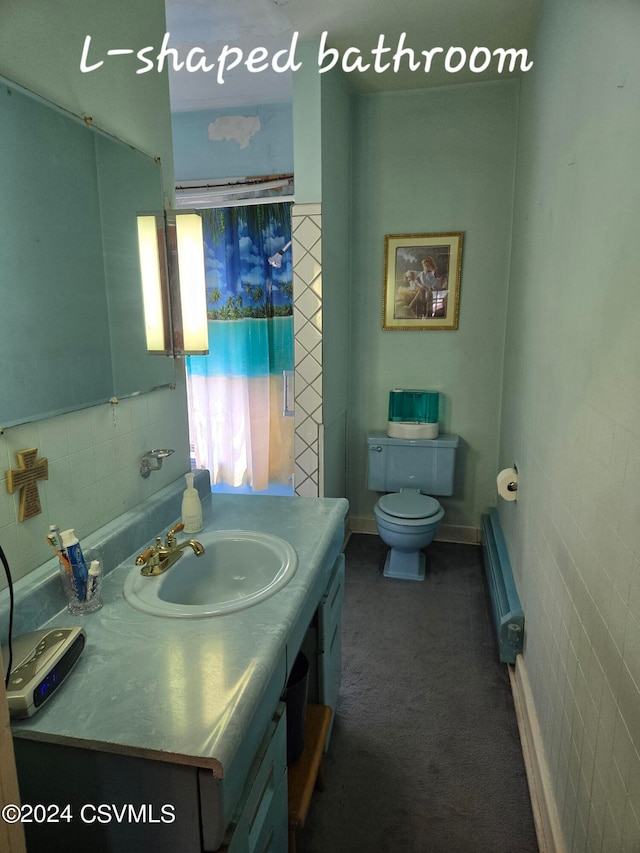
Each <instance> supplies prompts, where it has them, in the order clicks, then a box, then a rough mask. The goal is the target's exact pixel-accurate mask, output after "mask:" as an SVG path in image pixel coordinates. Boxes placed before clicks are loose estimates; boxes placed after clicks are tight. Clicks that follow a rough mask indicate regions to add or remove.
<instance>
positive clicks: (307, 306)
mask: <svg viewBox="0 0 640 853" xmlns="http://www.w3.org/2000/svg"><path fill="white" fill-rule="evenodd" d="M321 208H322V206H321V205H320V204H296V205H294V206H293V209H292V215H291V226H292V237H293V259H294V272H293V297H294V309H293V326H294V362H295V400H296V405H295V408H296V413H295V421H296V426H295V442H294V463H295V468H294V472H295V473H294V478H295V479H294V482H295V492H296V494H297V495H301V496H303V497H322V496H323V491H324V490H323V484H322V210H321Z"/></svg>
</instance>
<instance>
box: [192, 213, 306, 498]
mask: <svg viewBox="0 0 640 853" xmlns="http://www.w3.org/2000/svg"><path fill="white" fill-rule="evenodd" d="M202 216H203V226H204V243H205V259H206V282H207V305H208V316H209V355H206V356H188V357H187V359H186V363H187V393H188V400H189V436H190V442H191V453H192V460H193V459H194V460H195V466H196V467H197V468H207V469H208V470H209V471H210V473H211V482H212V484H213V485H215V484H218V483H225V484H227V485H229V486H236V487H237V486H246V485H248V486H250V487H251V488H252V489H253V490H254V491H264V490H266V489H268V487H269V486H270V485H272V484H289V483H290V481H291V475H292V473H293V418H292V417H285V416H284V415H283V411H284V405H285V401H284V381H283V371H285V370H292V369H293V307H292V301H293V286H292V281H293V272H292V264H291V251H290V250H288V251H285V252H284V253H283V254H282V255H281V256H280V257H281V260H282V265H281V267H279V268H274V267H272V266H271V265H270V264H269V262H268V259H269V257H271V256H273V255H274V254H276V253H277V252H279V251H280V250H281V249H283V248H284V247H285V245H286V244H287V243H288V242H289V241H290V239H291V215H290V204H283V203H280V204H269V205H253V206H246V207H230V208H214V209H210V210H204V211H202Z"/></svg>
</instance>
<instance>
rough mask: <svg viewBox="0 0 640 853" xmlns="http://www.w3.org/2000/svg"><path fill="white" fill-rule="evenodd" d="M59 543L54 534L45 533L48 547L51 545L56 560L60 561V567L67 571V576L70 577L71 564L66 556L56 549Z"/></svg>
mask: <svg viewBox="0 0 640 853" xmlns="http://www.w3.org/2000/svg"><path fill="white" fill-rule="evenodd" d="M59 541H60V540H59V539H58V537H57V536H56V535H55V534H54V533H52V532H49V533H47V542H48V543H49V545H51V547H52V548H53V550H54V551H55V552H56V554H57V557H58V559H59V560H60V562H61V563H62V565H63V566H64V567H65V569H66V570H67V574H69V575H70V574H71V563H70V562H69V560H68V559H67V557H66V555H65V554H64V553H63V552H62V551H61V550H60V549H59V547H58V542H59Z"/></svg>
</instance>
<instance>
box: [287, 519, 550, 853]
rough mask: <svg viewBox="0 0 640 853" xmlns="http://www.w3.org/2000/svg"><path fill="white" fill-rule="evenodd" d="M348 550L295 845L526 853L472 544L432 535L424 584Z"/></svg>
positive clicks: (518, 773) (522, 782) (524, 799)
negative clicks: (319, 732) (336, 652)
mask: <svg viewBox="0 0 640 853" xmlns="http://www.w3.org/2000/svg"><path fill="white" fill-rule="evenodd" d="M385 554H386V546H385V545H384V544H383V543H382V541H381V540H380V539H379V538H378V537H377V536H366V535H361V534H357V535H353V536H352V537H351V539H350V541H349V544H348V547H347V551H346V566H347V583H346V592H345V601H344V609H343V634H342V638H343V639H342V642H343V647H342V659H343V662H342V667H343V673H342V689H341V696H340V702H339V705H338V710H337V715H336V721H335V726H334V730H333V736H332V740H331V745H330V748H329V752H328V753H327V755H326V756H325V761H324V774H325V790H324V791H323V792H321V793H320V792H318V793H316V794H315V795H314V799H313V802H312V804H311V809H310V812H309V816H308V818H307V823H306V825H305V827H304V830H303V831H302V832H301V833H300V837H299V851H300V853H383V851H384V853H396V851H397V853H513V851H516V850H517V851H518V853H537V850H538V846H537V843H536V835H535V829H534V824H533V817H532V813H531V805H530V801H529V792H528V787H527V780H526V776H525V771H524V764H523V759H522V752H521V747H520V739H519V735H518V729H517V725H516V718H515V711H514V707H513V699H512V695H511V690H510V687H509V679H508V674H507V670H506V666H505V665H504V664H500V663H499V661H498V658H497V650H496V644H495V639H494V634H493V628H492V625H491V622H490V610H489V607H490V605H489V602H488V598H487V596H486V592H485V587H484V578H483V569H482V552H481V549H480V548H479V547H476V546H472V545H453V544H448V543H439V542H436V543H433V545H431V547H430V548H429V551H428V556H427V560H428V562H427V577H426V579H425V581H424V582H422V583H420V582H416V581H400V580H394V579H389V578H385V577H384V576H383V575H382V566H383V563H384V556H385Z"/></svg>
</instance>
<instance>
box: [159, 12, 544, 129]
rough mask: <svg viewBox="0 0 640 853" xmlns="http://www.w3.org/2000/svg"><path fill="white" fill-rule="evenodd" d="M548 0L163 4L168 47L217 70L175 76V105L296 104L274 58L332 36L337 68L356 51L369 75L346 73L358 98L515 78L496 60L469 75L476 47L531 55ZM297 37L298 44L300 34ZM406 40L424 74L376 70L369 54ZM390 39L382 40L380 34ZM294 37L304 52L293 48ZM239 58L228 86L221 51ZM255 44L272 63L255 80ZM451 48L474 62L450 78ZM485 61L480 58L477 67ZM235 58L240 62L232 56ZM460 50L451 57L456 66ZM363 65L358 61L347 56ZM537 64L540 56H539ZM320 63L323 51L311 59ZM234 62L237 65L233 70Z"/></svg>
mask: <svg viewBox="0 0 640 853" xmlns="http://www.w3.org/2000/svg"><path fill="white" fill-rule="evenodd" d="M540 4H541V0H391V2H382V0H166V13H167V31H168V32H169V33H170V41H169V44H170V46H171V47H175V48H177V49H178V51H179V58H180V59H182V60H184V59H186V57H187V55H188V54H189V51H192V50H194V49H196V50H195V51H194V52H193V53H192V61H193V64H194V66H195V67H196V68H198V64H199V62H200V61H201V60H202V59H203V58H204V59H205V61H206V62H207V63H208V64H211V63H214V68H213V70H211V71H207V72H204V71H202V70H195V71H191V72H189V71H187V70H185V69H184V68H183V69H182V70H180V71H178V72H176V71H173V70H171V71H170V89H171V108H172V111H174V112H179V111H185V110H200V109H211V108H214V109H216V108H228V107H233V106H243V105H247V104H260V103H277V102H282V101H289V100H290V99H291V73H290V72H288V71H286V72H283V73H276V72H274V71H273V70H271V67H270V66H271V61H272V59H273V57H274V54H275V53H276V52H277V51H284V53H282V54H281V56H280V62H281V64H284V65H286V64H287V59H288V58H289V57H290V56H293V58H294V59H295V60H296V61H299V57H300V48H299V43H300V42H302V41H303V40H309V39H317V40H319V39H320V38H321V37H322V34H323V33H324V32H326V33H327V36H326V45H327V47H334V48H337V49H338V51H339V54H338V55H339V62H340V63H341V62H342V60H343V58H344V57H345V51H348V50H349V48H358V49H359V50H360V52H361V55H362V60H361V63H362V64H365V63H368V64H370V65H371V68H370V69H369V70H368V71H359V70H357V69H354V70H350V71H349V73H348V74H347V75H346V79H347V81H348V85H349V88H350V89H352V90H353V91H357V92H373V91H390V90H400V89H415V88H424V87H425V86H442V85H447V84H455V83H468V82H471V81H478V80H483V81H486V80H491V79H498V78H503V77H505V76H508V75H507V74H505V73H502V74H499V73H498V71H497V60H495V59H493V60H491V62H490V64H489V67H488V69H487V70H486V71H484V72H482V73H474V72H472V71H470V70H469V62H468V57H469V56H470V55H471V52H472V51H473V49H474V47H483V48H488V49H489V50H490V51H493V50H495V49H496V48H516V49H519V48H526V47H529V46H530V44H531V40H532V36H533V34H534V32H535V28H536V24H537V20H538V15H539V9H540ZM296 33H297V34H298V35H297V37H296V36H295V34H296ZM402 33H406V39H405V42H404V46H405V47H407V48H412V49H413V51H414V54H415V58H416V61H419V62H420V68H419V69H418V70H414V71H411V70H409V68H408V63H407V61H406V59H404V60H402V62H401V64H400V68H399V69H398V71H397V73H396V72H394V71H393V68H390V69H389V70H386V71H384V72H381V71H376V70H375V62H374V59H375V57H374V55H372V53H371V51H372V50H374V49H375V48H376V47H377V46H378V45H379V44H380V46H382V47H388V48H390V50H389V51H388V52H385V53H381V54H380V59H379V61H378V66H379V67H380V66H382V65H384V64H386V63H389V62H390V61H391V62H392V61H393V55H394V53H395V52H396V50H397V48H398V45H399V39H400V37H401V34H402ZM381 36H382V37H383V38H384V41H383V42H382V43H380V42H379V39H380V37H381ZM296 38H297V40H298V46H297V47H296ZM225 46H228V47H229V48H234V49H239V50H241V51H242V60H241V62H240V63H239V64H238V66H237V67H236V68H228V70H227V71H226V72H225V73H224V74H223V82H220V81H219V80H218V79H217V75H218V73H219V62H218V59H219V57H220V54H221V51H223V49H224V47H225ZM258 47H262V48H265V49H266V50H267V51H268V53H265V54H263V55H262V56H259V55H258V54H257V53H256V54H254V60H255V61H256V68H260V64H262V62H261V63H260V64H258V60H261V61H262V60H263V57H264V63H265V64H266V65H267V66H268V67H267V68H266V69H264V70H257V71H254V72H253V73H252V72H250V71H249V70H247V68H246V67H245V65H244V62H245V61H246V60H247V58H248V57H249V54H250V53H251V51H253V50H255V49H256V48H258ZM436 47H440V48H442V49H443V52H442V53H436V52H434V53H433V55H432V56H433V58H432V66H431V69H430V70H429V72H428V73H425V71H424V63H425V57H424V56H422V54H421V51H423V50H426V51H431V50H432V49H433V48H436ZM451 47H462V48H463V49H464V50H465V51H466V54H467V62H465V63H464V67H463V69H462V70H460V71H459V72H456V73H453V72H452V71H447V70H446V69H445V67H444V56H445V55H446V53H447V51H448V49H449V48H451ZM486 55H487V54H485V53H483V54H478V57H479V58H478V64H480V62H481V60H482V58H483V57H484V56H486ZM230 56H236V57H237V56H238V53H237V52H236V51H232V52H231V55H230ZM460 57H461V54H460V53H456V54H455V55H453V54H452V63H453V64H455V63H457V62H458V61H459V59H460ZM348 58H349V59H352V60H354V61H355V60H357V54H356V53H355V52H353V51H350V52H349V53H348ZM532 58H533V59H535V57H532ZM313 60H314V63H315V64H317V54H316V53H315V52H314V53H313ZM230 64H231V58H229V60H228V65H230Z"/></svg>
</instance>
